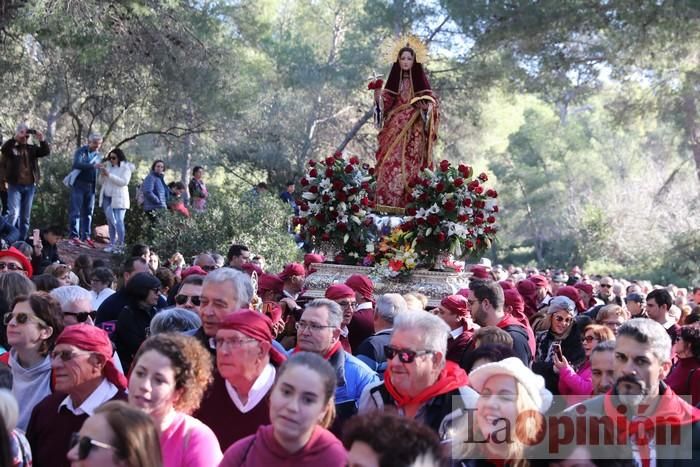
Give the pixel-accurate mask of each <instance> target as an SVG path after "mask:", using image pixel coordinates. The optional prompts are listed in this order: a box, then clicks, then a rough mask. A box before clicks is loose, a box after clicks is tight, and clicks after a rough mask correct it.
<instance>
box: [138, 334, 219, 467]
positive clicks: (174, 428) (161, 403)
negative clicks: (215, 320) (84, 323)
mask: <svg viewBox="0 0 700 467" xmlns="http://www.w3.org/2000/svg"><path fill="white" fill-rule="evenodd" d="M211 380H212V360H211V357H210V355H209V352H208V351H207V350H205V349H204V347H202V345H201V344H200V343H199V342H198V341H197V339H195V338H194V337H190V336H183V335H180V334H158V335H156V336H153V337H150V338H148V339H147V340H146V341H145V342H144V343H143V345H142V346H141V348H140V349H139V351H138V353H137V354H136V358H135V359H134V367H133V370H132V372H131V376H130V379H129V404H131V405H133V406H135V407H138V408H140V409H141V410H143V411H144V412H146V413H147V414H148V415H150V416H151V418H152V419H153V422H154V423H155V425H156V428H157V429H158V432H159V434H160V447H161V451H162V453H163V465H164V466H165V467H186V466H202V467H204V466H215V465H218V463H219V462H220V461H221V457H222V454H221V448H220V447H219V441H218V440H217V438H216V435H215V434H214V432H213V431H212V430H211V428H209V427H208V426H206V425H205V424H204V423H202V422H201V421H199V420H198V419H196V418H194V417H192V416H190V415H189V414H190V413H192V412H193V411H194V410H196V409H197V408H198V407H199V404H200V402H201V400H202V396H203V395H204V391H205V390H206V388H207V386H208V385H209V383H210V382H211Z"/></svg>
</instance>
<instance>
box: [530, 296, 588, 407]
mask: <svg viewBox="0 0 700 467" xmlns="http://www.w3.org/2000/svg"><path fill="white" fill-rule="evenodd" d="M542 325H543V327H544V329H545V330H544V331H540V332H538V333H537V334H536V336H535V340H536V348H537V352H536V354H535V361H534V362H533V364H532V371H534V372H535V373H537V374H540V375H542V376H543V377H544V379H545V382H546V385H547V389H549V390H550V391H551V392H552V394H559V387H558V386H559V375H558V374H557V373H556V370H555V366H554V358H555V355H556V356H558V357H559V358H561V357H566V359H567V360H568V361H569V362H570V363H571V364H572V365H574V366H576V367H578V365H580V364H582V363H583V361H584V360H585V358H586V355H585V352H584V351H583V346H582V345H581V333H580V331H579V329H578V327H577V326H576V305H575V304H574V302H573V301H572V300H571V299H570V298H568V297H564V296H557V297H554V298H552V300H550V302H549V308H548V309H547V316H546V317H545V318H544V320H543V322H542Z"/></svg>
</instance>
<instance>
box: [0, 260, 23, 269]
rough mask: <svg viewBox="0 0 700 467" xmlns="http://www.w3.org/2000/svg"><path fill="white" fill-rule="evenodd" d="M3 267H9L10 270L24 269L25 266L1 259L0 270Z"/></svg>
mask: <svg viewBox="0 0 700 467" xmlns="http://www.w3.org/2000/svg"><path fill="white" fill-rule="evenodd" d="M3 269H7V270H8V271H24V268H23V267H22V266H18V265H16V264H15V263H6V262H4V261H0V271H2V270H3Z"/></svg>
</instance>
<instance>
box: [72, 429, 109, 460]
mask: <svg viewBox="0 0 700 467" xmlns="http://www.w3.org/2000/svg"><path fill="white" fill-rule="evenodd" d="M76 445H77V446H78V460H81V461H84V460H85V459H87V458H88V456H89V455H90V452H91V451H92V448H93V447H96V448H102V449H116V448H115V447H114V446H111V445H109V444H107V443H103V442H101V441H96V440H94V439H92V438H90V437H88V436H80V433H73V434H72V435H71V437H70V449H73V448H74V447H75V446H76Z"/></svg>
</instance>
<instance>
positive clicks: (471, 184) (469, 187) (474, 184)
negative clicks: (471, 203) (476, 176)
mask: <svg viewBox="0 0 700 467" xmlns="http://www.w3.org/2000/svg"><path fill="white" fill-rule="evenodd" d="M478 186H479V181H478V180H472V181H471V182H469V183H468V184H467V190H469V191H474V189H475V188H476V187H478Z"/></svg>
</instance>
